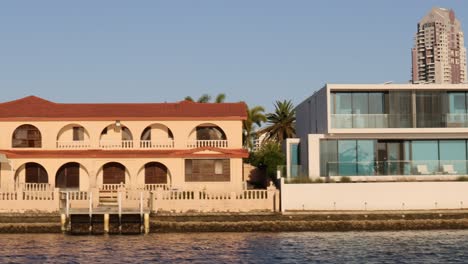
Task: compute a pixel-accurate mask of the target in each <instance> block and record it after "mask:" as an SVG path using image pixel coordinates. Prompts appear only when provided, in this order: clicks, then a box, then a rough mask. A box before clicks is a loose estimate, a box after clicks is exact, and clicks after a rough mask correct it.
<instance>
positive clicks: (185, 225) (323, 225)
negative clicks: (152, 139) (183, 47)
mask: <svg viewBox="0 0 468 264" xmlns="http://www.w3.org/2000/svg"><path fill="white" fill-rule="evenodd" d="M434 229H468V219H449V220H374V221H359V220H354V221H353V220H348V221H261V222H257V221H245V222H242V221H240V222H152V223H151V225H150V230H151V232H152V233H164V232H166V233H170V232H180V233H184V232H305V231H313V232H336V231H400V230H434Z"/></svg>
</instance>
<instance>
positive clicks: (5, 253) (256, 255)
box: [0, 230, 468, 263]
mask: <svg viewBox="0 0 468 264" xmlns="http://www.w3.org/2000/svg"><path fill="white" fill-rule="evenodd" d="M0 262H1V263H4V262H10V263H121V262H123V263H142V262H143V263H154V262H159V263H180V262H186V263H189V262H190V263H468V230H467V231H402V232H345V233H313V232H303V233H187V234H150V235H141V236H68V235H61V234H37V235H35V234H14V235H10V234H1V235H0Z"/></svg>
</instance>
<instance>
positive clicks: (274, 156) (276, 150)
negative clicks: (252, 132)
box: [249, 142, 286, 179]
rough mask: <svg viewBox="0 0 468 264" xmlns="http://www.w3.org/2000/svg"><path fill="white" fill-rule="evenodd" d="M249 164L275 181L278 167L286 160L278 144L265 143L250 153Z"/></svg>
mask: <svg viewBox="0 0 468 264" xmlns="http://www.w3.org/2000/svg"><path fill="white" fill-rule="evenodd" d="M249 161H250V164H252V165H254V166H255V167H257V168H259V169H263V170H265V171H266V174H267V176H268V177H270V178H272V179H275V178H276V170H277V168H278V166H280V165H284V164H285V163H286V158H285V156H284V154H283V152H282V150H281V146H280V144H278V143H276V142H268V143H265V144H264V145H263V146H262V148H261V149H260V150H258V151H256V152H252V153H250V157H249Z"/></svg>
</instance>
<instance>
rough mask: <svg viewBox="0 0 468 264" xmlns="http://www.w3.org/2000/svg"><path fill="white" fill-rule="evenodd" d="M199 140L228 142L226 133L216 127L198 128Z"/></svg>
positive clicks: (205, 126) (203, 126)
mask: <svg viewBox="0 0 468 264" xmlns="http://www.w3.org/2000/svg"><path fill="white" fill-rule="evenodd" d="M196 131H197V140H226V134H225V133H224V131H223V130H222V129H221V128H220V127H218V126H215V125H200V126H197V129H196Z"/></svg>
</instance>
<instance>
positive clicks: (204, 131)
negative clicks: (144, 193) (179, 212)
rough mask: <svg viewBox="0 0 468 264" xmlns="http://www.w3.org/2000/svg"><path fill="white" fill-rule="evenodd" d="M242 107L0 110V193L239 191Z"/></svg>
mask: <svg viewBox="0 0 468 264" xmlns="http://www.w3.org/2000/svg"><path fill="white" fill-rule="evenodd" d="M245 118H246V105H245V104H244V103H222V104H200V103H194V102H188V101H183V102H179V103H160V104H153V103H151V104H61V103H54V102H50V101H47V100H44V99H41V98H38V97H34V96H30V97H26V98H23V99H19V100H16V101H11V102H5V103H1V104H0V133H1V134H2V136H1V137H0V162H1V163H0V165H1V170H0V189H1V190H2V191H15V190H16V189H18V188H21V189H24V188H30V189H31V188H32V189H34V188H37V189H48V188H60V189H61V190H78V191H89V190H90V189H106V188H107V189H109V188H113V186H118V185H120V186H121V185H124V186H125V187H126V188H127V189H145V190H154V189H155V188H164V189H175V190H208V191H211V192H216V191H222V192H229V191H238V190H242V189H243V186H244V184H243V181H244V180H243V176H242V175H243V173H242V158H244V157H247V155H248V153H247V151H246V150H244V149H243V147H242V120H244V119H245Z"/></svg>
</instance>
